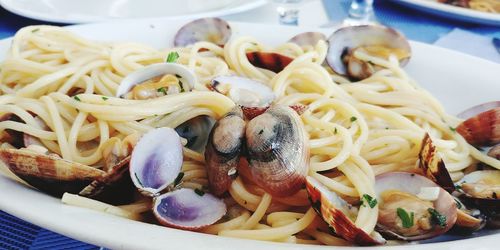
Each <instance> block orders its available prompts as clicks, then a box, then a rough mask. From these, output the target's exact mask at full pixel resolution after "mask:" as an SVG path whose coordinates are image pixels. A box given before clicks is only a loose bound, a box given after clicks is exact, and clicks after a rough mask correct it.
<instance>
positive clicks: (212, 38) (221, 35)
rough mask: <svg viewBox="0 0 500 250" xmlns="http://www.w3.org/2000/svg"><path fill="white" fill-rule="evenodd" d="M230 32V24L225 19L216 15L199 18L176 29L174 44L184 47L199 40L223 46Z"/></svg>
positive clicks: (229, 36)
mask: <svg viewBox="0 0 500 250" xmlns="http://www.w3.org/2000/svg"><path fill="white" fill-rule="evenodd" d="M231 34H232V31H231V26H229V24H228V23H227V22H226V21H224V20H222V19H220V18H217V17H209V18H200V19H196V20H194V21H192V22H189V23H187V24H185V25H184V26H182V27H181V28H180V29H179V31H177V34H175V38H174V46H176V47H185V46H188V45H191V44H194V43H197V42H200V41H206V42H211V43H215V44H217V45H219V46H224V44H226V43H227V41H229V38H231Z"/></svg>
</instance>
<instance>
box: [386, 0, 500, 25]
mask: <svg viewBox="0 0 500 250" xmlns="http://www.w3.org/2000/svg"><path fill="white" fill-rule="evenodd" d="M392 1H393V2H394V3H399V4H403V5H406V6H408V7H412V8H414V9H417V10H421V11H425V12H427V13H431V14H435V15H439V16H442V17H446V18H451V19H455V20H460V21H465V22H471V23H480V24H488V25H498V26H500V14H495V13H486V12H481V11H477V10H471V9H467V8H461V7H456V6H452V5H449V4H443V3H439V2H437V0H392Z"/></svg>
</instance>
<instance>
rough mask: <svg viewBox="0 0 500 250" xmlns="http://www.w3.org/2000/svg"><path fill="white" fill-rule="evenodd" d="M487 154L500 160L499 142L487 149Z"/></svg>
mask: <svg viewBox="0 0 500 250" xmlns="http://www.w3.org/2000/svg"><path fill="white" fill-rule="evenodd" d="M488 156H490V157H493V158H495V159H497V160H500V144H498V145H496V146H493V147H492V148H491V149H490V150H489V151H488Z"/></svg>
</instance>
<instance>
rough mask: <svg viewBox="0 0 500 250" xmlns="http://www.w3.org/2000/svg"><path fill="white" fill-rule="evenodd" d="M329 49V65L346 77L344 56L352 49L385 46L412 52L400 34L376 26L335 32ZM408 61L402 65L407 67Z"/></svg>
mask: <svg viewBox="0 0 500 250" xmlns="http://www.w3.org/2000/svg"><path fill="white" fill-rule="evenodd" d="M328 43H329V48H328V54H327V56H326V61H327V63H328V65H329V66H330V67H331V68H332V69H333V70H334V71H335V72H336V73H338V74H341V75H345V74H346V73H347V68H346V66H345V64H344V62H343V61H342V57H343V55H344V54H345V53H346V52H347V51H348V50H350V49H353V48H357V47H361V46H377V45H378V46H385V47H390V48H398V49H403V50H405V51H408V52H411V47H410V44H409V43H408V40H406V38H405V37H404V35H403V34H401V33H400V32H398V31H396V30H394V29H392V28H388V27H384V26H375V25H359V26H347V27H343V28H340V29H338V30H336V31H335V32H333V34H332V35H330V37H329V38H328ZM407 61H408V60H404V61H402V62H400V63H401V65H402V66H404V65H406V63H407Z"/></svg>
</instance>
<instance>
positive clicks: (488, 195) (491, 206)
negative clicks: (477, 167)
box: [458, 170, 500, 215]
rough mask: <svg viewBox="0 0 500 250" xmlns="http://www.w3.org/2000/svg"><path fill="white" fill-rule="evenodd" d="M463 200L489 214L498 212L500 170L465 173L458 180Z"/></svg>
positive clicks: (499, 204) (499, 202)
mask: <svg viewBox="0 0 500 250" xmlns="http://www.w3.org/2000/svg"><path fill="white" fill-rule="evenodd" d="M458 186H459V187H460V188H459V191H460V192H462V193H463V194H464V196H462V197H461V198H462V200H464V202H465V203H467V204H469V205H470V206H471V207H477V208H479V209H481V210H482V211H483V212H485V213H486V214H487V215H489V214H492V213H494V214H498V213H499V208H500V171H499V170H481V171H474V172H472V173H469V174H467V175H465V176H464V177H463V178H462V180H460V181H459V182H458Z"/></svg>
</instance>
